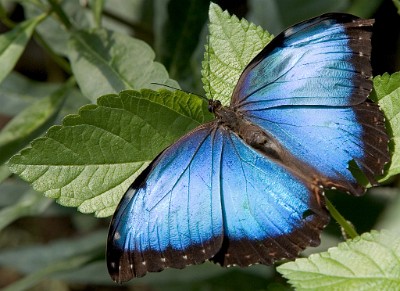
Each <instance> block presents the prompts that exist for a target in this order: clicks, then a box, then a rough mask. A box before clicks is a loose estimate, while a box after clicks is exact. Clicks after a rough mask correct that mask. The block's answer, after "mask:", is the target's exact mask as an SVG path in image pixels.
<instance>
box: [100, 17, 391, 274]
mask: <svg viewBox="0 0 400 291" xmlns="http://www.w3.org/2000/svg"><path fill="white" fill-rule="evenodd" d="M372 25H373V20H365V19H360V18H357V17H355V16H352V15H348V14H339V13H336V14H325V15H322V16H320V17H316V18H313V19H310V20H307V21H304V22H301V23H299V24H297V25H294V26H292V27H290V28H288V29H286V30H285V31H284V32H282V33H281V34H279V35H278V36H277V37H276V38H274V39H273V40H272V41H271V42H270V43H269V44H268V45H267V46H266V47H265V48H264V49H263V50H262V51H261V52H260V53H259V54H258V55H257V56H256V57H255V58H254V59H253V60H252V61H251V62H250V63H249V64H248V66H247V67H246V68H245V70H244V71H243V73H242V75H241V77H240V79H239V81H238V83H237V85H236V87H235V90H234V93H233V95H232V100H231V104H230V106H229V107H224V106H222V105H221V103H220V102H218V101H216V100H210V101H209V108H210V110H211V111H212V112H213V113H214V115H215V120H213V121H211V122H209V123H206V124H203V125H201V126H199V127H197V128H195V129H194V130H192V131H191V132H189V133H188V134H186V135H185V136H183V137H182V138H180V139H179V140H178V141H177V142H176V143H174V144H173V145H171V146H170V147H168V148H167V149H165V150H164V151H163V152H162V153H161V154H160V155H159V156H158V157H157V158H156V159H155V160H154V161H153V162H152V163H151V164H150V166H149V167H148V168H147V169H146V170H145V171H144V172H142V173H141V174H140V175H139V177H138V178H137V179H136V180H135V181H134V182H133V184H132V185H131V187H130V188H129V189H128V190H127V192H126V193H125V196H124V197H123V199H122V200H121V202H120V204H119V206H118V208H117V210H116V212H115V214H114V217H113V219H112V222H111V226H110V231H109V236H108V243H107V264H108V270H109V273H110V275H111V276H112V278H113V279H114V280H115V281H117V282H123V281H127V280H130V279H131V278H134V277H141V276H143V275H145V274H146V273H147V272H156V271H161V270H163V269H165V268H168V267H172V268H184V267H185V266H187V265H191V264H200V263H203V262H204V261H206V260H211V261H214V262H217V263H220V264H221V265H222V266H231V265H237V266H248V265H251V264H256V263H261V264H272V263H273V262H275V261H276V260H280V259H292V258H295V257H296V256H297V255H298V254H299V252H300V251H302V250H303V249H304V248H306V247H307V246H316V245H318V244H319V242H320V238H319V236H320V232H321V231H322V229H323V228H324V227H325V226H326V224H327V223H328V221H329V214H328V212H327V210H326V207H325V200H324V196H323V191H324V188H336V189H340V190H342V191H347V192H349V193H351V194H353V195H361V194H362V193H363V192H364V190H365V189H364V186H363V185H360V184H359V183H358V182H357V180H356V179H355V178H354V177H353V175H352V172H351V171H350V168H351V167H350V164H351V163H353V164H355V165H356V168H357V170H358V171H360V172H362V173H363V175H364V176H365V177H366V178H367V179H368V180H369V182H370V183H371V184H376V180H375V176H377V175H379V174H381V173H382V171H383V167H384V165H385V164H386V163H387V162H388V161H389V153H388V148H387V143H388V136H387V133H386V131H385V124H384V116H383V114H382V113H381V111H380V110H379V107H378V106H377V105H376V104H374V103H372V102H370V101H368V100H367V97H368V95H369V93H370V91H371V89H372V81H371V65H370V52H371V41H370V39H371V30H372Z"/></svg>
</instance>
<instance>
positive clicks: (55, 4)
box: [47, 0, 72, 30]
mask: <svg viewBox="0 0 400 291" xmlns="http://www.w3.org/2000/svg"><path fill="white" fill-rule="evenodd" d="M47 1H48V2H49V4H50V6H51V9H52V11H54V12H55V13H56V14H57V16H58V18H59V19H60V21H61V22H62V23H63V24H64V26H65V28H66V29H67V30H70V29H71V27H72V24H71V22H70V21H69V19H68V16H67V15H66V14H65V12H64V10H62V8H61V7H60V5H59V4H58V1H57V0H47Z"/></svg>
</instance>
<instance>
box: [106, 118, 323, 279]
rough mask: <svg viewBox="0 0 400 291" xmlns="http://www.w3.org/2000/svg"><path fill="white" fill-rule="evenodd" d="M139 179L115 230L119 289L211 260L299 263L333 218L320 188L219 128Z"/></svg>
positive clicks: (192, 138)
mask: <svg viewBox="0 0 400 291" xmlns="http://www.w3.org/2000/svg"><path fill="white" fill-rule="evenodd" d="M140 180H141V181H140V183H138V182H136V183H134V185H133V187H131V188H130V189H129V190H128V192H127V193H126V194H125V196H124V198H123V200H122V201H121V203H120V205H119V207H118V209H117V211H116V214H115V215H114V218H113V220H112V223H111V226H110V232H109V238H108V246H107V260H108V268H109V272H110V274H111V275H112V277H113V278H114V280H116V281H119V282H121V281H127V280H129V279H131V278H132V277H140V276H143V275H144V274H146V272H154V271H160V270H162V269H164V268H167V267H173V268H183V267H185V266H186V265H190V264H199V263H202V262H204V261H205V260H208V259H211V260H214V261H216V262H219V263H221V265H240V266H248V265H250V264H254V263H258V262H261V263H265V264H270V263H272V262H274V261H276V260H277V259H282V258H293V257H295V256H297V255H298V253H299V252H300V251H301V250H303V249H304V248H305V247H306V246H308V245H316V244H317V243H319V233H320V231H321V229H322V228H323V227H324V226H325V225H326V223H327V221H328V216H327V214H326V212H325V210H324V208H323V202H321V200H320V198H321V197H320V195H321V193H320V189H319V188H315V187H314V188H313V187H311V186H307V185H305V183H304V181H302V180H301V178H299V177H297V176H296V175H295V174H294V173H291V172H290V171H288V169H286V168H285V167H284V166H282V165H279V164H278V163H275V162H273V161H271V160H269V159H265V157H264V156H263V155H262V154H261V153H259V152H257V151H256V150H254V149H252V148H250V147H249V146H248V145H246V144H245V143H244V142H243V141H242V140H241V139H240V138H239V137H238V136H237V135H236V134H234V133H232V132H230V131H229V130H227V129H224V128H222V127H219V126H217V125H216V123H209V124H207V125H204V126H202V127H200V128H198V129H196V130H195V131H193V132H191V133H190V134H188V135H186V136H185V137H183V138H182V139H180V140H179V141H178V142H177V143H175V144H174V145H172V146H171V147H170V148H168V149H167V150H165V151H164V152H163V153H162V154H161V155H160V156H159V157H158V158H157V159H156V160H155V161H154V163H153V164H152V165H151V166H150V167H149V169H148V170H147V172H146V173H145V174H144V176H143V177H142V178H141V179H140ZM292 193H296V195H292ZM321 203H322V204H321ZM308 212H309V213H308ZM306 213H308V214H307V215H306Z"/></svg>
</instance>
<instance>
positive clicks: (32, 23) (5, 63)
mask: <svg viewBox="0 0 400 291" xmlns="http://www.w3.org/2000/svg"><path fill="white" fill-rule="evenodd" d="M44 18H45V15H40V16H38V17H36V18H32V19H28V20H26V21H24V22H22V23H20V24H18V25H17V26H15V27H14V28H13V29H12V30H11V31H9V32H6V33H4V34H2V35H0V68H1V70H0V82H1V81H3V79H4V78H5V77H6V76H7V75H8V74H9V73H10V72H11V70H12V69H13V68H14V66H15V64H16V63H17V61H18V59H19V57H20V56H21V54H22V52H23V51H24V49H25V46H26V44H27V43H28V41H29V39H30V38H31V36H32V33H33V31H34V30H35V27H36V25H38V24H39V23H40V21H42V20H43V19H44Z"/></svg>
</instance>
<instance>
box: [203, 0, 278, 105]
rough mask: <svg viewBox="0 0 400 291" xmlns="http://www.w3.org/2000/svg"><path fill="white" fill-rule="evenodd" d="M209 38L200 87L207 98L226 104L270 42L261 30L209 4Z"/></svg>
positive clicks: (266, 33) (269, 38) (267, 35)
mask: <svg viewBox="0 0 400 291" xmlns="http://www.w3.org/2000/svg"><path fill="white" fill-rule="evenodd" d="M209 18H210V25H209V30H210V38H209V44H208V46H207V47H206V53H205V55H204V61H203V64H202V66H203V69H202V76H203V84H204V90H205V91H206V95H207V97H208V98H210V99H216V100H220V101H221V103H222V104H223V105H229V103H230V99H231V95H232V92H233V89H234V88H235V86H236V83H237V81H238V79H239V77H240V74H241V73H242V71H243V70H244V68H245V67H246V66H247V64H248V63H249V62H250V61H251V60H252V59H253V58H254V57H255V56H256V55H257V53H259V52H260V51H261V50H262V49H263V48H264V47H265V45H266V44H267V43H268V42H270V41H271V39H272V36H271V35H270V34H269V33H268V32H266V31H264V30H263V29H262V28H261V27H259V26H256V25H254V24H252V23H249V22H248V21H247V20H245V19H242V20H239V19H238V18H237V17H236V16H230V15H229V13H228V12H227V11H222V10H221V8H220V7H219V6H218V5H216V4H214V3H211V5H210V10H209Z"/></svg>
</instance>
